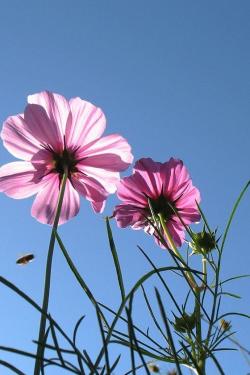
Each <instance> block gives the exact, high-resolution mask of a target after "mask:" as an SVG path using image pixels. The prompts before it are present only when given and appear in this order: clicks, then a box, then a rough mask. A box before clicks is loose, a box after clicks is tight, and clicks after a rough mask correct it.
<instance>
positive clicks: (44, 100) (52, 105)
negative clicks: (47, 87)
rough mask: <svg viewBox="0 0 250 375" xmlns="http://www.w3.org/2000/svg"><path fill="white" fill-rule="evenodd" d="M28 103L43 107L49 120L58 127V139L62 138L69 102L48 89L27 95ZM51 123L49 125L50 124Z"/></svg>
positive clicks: (68, 111)
mask: <svg viewBox="0 0 250 375" xmlns="http://www.w3.org/2000/svg"><path fill="white" fill-rule="evenodd" d="M28 103H30V104H37V105H39V106H41V107H43V108H44V109H45V111H46V113H47V116H48V118H49V119H50V120H51V122H52V123H53V122H54V124H55V125H56V126H57V127H58V130H59V132H58V133H60V139H63V136H64V134H65V130H66V123H67V120H68V116H69V113H70V107H69V102H68V100H67V99H65V98H64V96H62V95H59V94H55V93H52V92H49V91H42V92H40V93H38V94H33V95H29V96H28ZM52 123H51V125H50V126H52Z"/></svg>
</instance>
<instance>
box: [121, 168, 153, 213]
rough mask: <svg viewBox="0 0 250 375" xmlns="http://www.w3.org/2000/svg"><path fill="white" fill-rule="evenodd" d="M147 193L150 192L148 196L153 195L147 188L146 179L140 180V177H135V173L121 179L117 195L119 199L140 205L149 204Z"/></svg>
mask: <svg viewBox="0 0 250 375" xmlns="http://www.w3.org/2000/svg"><path fill="white" fill-rule="evenodd" d="M145 190H146V191H145ZM144 191H145V193H144ZM146 193H148V194H147V195H148V196H151V192H150V191H149V190H147V186H146V184H145V183H144V181H143V180H141V181H138V179H135V174H134V175H132V176H129V177H124V178H123V179H122V180H121V181H120V183H119V185H118V190H117V196H118V198H119V199H121V200H122V201H125V202H126V203H131V204H134V205H135V206H138V207H146V206H148V200H147V196H146Z"/></svg>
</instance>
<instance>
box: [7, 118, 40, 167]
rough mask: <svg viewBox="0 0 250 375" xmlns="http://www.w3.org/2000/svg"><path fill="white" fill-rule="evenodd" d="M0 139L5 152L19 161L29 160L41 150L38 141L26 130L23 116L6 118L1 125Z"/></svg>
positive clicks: (31, 132)
mask: <svg viewBox="0 0 250 375" xmlns="http://www.w3.org/2000/svg"><path fill="white" fill-rule="evenodd" d="M1 137H2V139H3V144H4V146H5V147H6V148H7V150H8V151H9V152H10V153H11V154H12V155H14V156H15V157H17V158H19V159H24V160H30V159H31V158H32V156H33V155H34V154H36V153H37V152H38V151H39V150H40V149H41V145H40V142H39V140H37V139H36V138H35V137H34V132H33V131H30V129H28V126H27V124H26V123H25V121H24V118H23V115H17V116H11V117H8V118H7V120H6V121H5V122H4V124H3V129H2V132H1Z"/></svg>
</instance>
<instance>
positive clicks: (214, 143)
mask: <svg viewBox="0 0 250 375" xmlns="http://www.w3.org/2000/svg"><path fill="white" fill-rule="evenodd" d="M249 19H250V3H249V1H247V0H242V1H231V0H220V1H218V0H210V1H209V2H204V1H198V0H193V1H185V0H182V1H181V0H180V1H170V0H156V1H153V0H152V1H146V0H136V1H135V0H127V1H121V0H105V1H101V0H99V1H98V0H88V1H87V0H75V1H69V0H68V1H66V0H53V1H51V0H43V1H31V0H26V1H20V0H15V1H14V0H8V1H2V2H1V7H0V47H1V59H0V103H1V107H0V120H1V122H2V121H4V120H5V118H6V117H7V116H9V115H11V114H16V113H20V112H22V111H23V109H24V106H25V104H26V97H27V95H28V94H32V93H35V92H39V91H41V90H44V89H48V90H51V91H54V92H58V93H61V94H63V95H64V96H66V97H68V98H70V97H74V96H80V97H82V98H83V99H87V100H89V101H91V102H93V103H95V104H97V105H98V106H100V107H101V108H102V109H103V110H104V112H105V114H106V116H107V120H108V124H107V131H106V134H110V133H120V134H122V135H123V136H125V137H126V138H127V139H128V140H129V142H130V144H131V145H132V148H133V153H134V155H135V159H138V158H140V157H152V158H153V159H155V160H158V161H166V160H168V159H169V158H170V157H171V156H175V157H179V158H181V159H183V160H184V162H185V164H186V165H187V166H188V169H189V171H190V173H191V176H192V178H193V181H194V184H195V185H196V186H198V187H199V188H200V190H201V195H202V207H203V209H204V211H205V212H206V214H207V216H208V219H209V221H210V223H211V225H212V226H213V227H216V226H218V227H219V232H220V233H221V232H222V230H223V228H224V226H225V222H226V219H227V217H228V215H229V211H230V209H231V206H232V204H233V202H234V201H235V199H236V197H237V195H238V193H239V192H240V190H241V188H242V187H243V185H244V184H245V183H246V182H247V180H248V179H249V177H250V167H249V165H250V163H249V160H250V147H249V140H250V125H249V120H250V106H249V97H250V73H249V72H250V70H249V66H250V23H249ZM11 160H13V158H12V156H11V155H10V154H8V153H7V151H6V150H5V149H4V148H3V147H2V146H1V147H0V163H1V164H4V163H6V162H9V161H11ZM127 173H128V172H127ZM125 174H126V173H125ZM116 203H117V199H116V197H115V196H113V197H110V198H109V201H108V204H107V208H106V210H105V213H104V214H105V215H109V214H111V212H112V208H113V206H114V205H115V204H116ZM31 204H32V198H31V199H26V200H20V201H16V200H13V199H10V198H8V197H6V196H4V195H3V194H1V195H0V207H1V215H0V228H1V229H0V233H1V245H0V252H1V263H0V274H1V275H3V276H4V277H6V278H8V279H9V280H11V281H12V282H14V283H15V284H16V285H17V286H19V287H20V288H21V289H23V290H24V291H26V292H27V293H28V294H29V295H30V296H32V297H33V298H34V299H35V300H36V301H37V302H39V303H41V299H42V288H43V278H44V270H45V260H46V254H47V246H48V241H49V235H50V229H49V227H47V226H43V225H41V224H39V223H38V222H36V221H35V220H34V219H33V218H32V217H31V216H30V207H31ZM249 208H250V197H249V194H248V195H247V196H246V199H245V200H244V202H243V203H242V205H241V207H240V210H239V212H238V213H237V216H236V218H235V221H234V225H233V229H232V231H231V232H230V236H229V242H228V244H227V247H226V251H225V258H224V262H223V275H224V277H225V278H227V277H230V276H232V275H235V274H242V273H249V263H250V262H249V261H250V255H249V241H248V235H249V229H250V210H249ZM102 217H103V216H102V215H99V216H98V215H95V214H94V213H92V212H91V209H90V206H89V205H88V203H86V202H84V201H83V200H82V205H81V211H80V214H79V215H78V216H77V217H76V218H75V219H73V220H72V221H71V222H69V223H68V224H66V225H64V226H62V227H61V228H60V233H61V235H62V238H63V239H64V241H65V244H66V245H67V247H68V250H69V252H70V254H71V255H72V258H73V259H74V261H75V262H76V264H77V266H78V268H79V270H80V272H81V273H82V274H83V276H84V278H85V280H86V281H87V282H88V284H89V285H90V286H91V287H92V289H93V291H94V292H95V293H96V296H97V298H98V299H99V300H101V301H103V302H105V303H107V304H109V305H110V306H113V307H115V306H117V305H118V302H119V293H118V289H115V274H114V271H113V267H112V261H111V257H110V254H109V250H108V243H107V239H106V232H105V227H104V221H103V219H102ZM112 226H113V230H114V236H115V239H116V242H117V247H118V250H119V255H120V259H121V264H122V267H123V269H124V274H125V280H126V286H127V287H129V286H131V285H132V283H133V281H135V280H137V279H138V278H139V276H140V275H142V274H143V272H145V271H146V270H147V269H148V266H147V265H146V263H145V262H144V260H143V259H142V257H141V256H140V255H139V254H138V251H137V250H136V245H137V244H141V245H142V246H143V247H145V249H147V251H148V253H149V254H150V256H151V257H152V259H153V260H154V261H155V262H156V263H157V264H158V265H161V266H163V265H166V264H168V263H169V261H170V259H169V257H168V255H167V254H166V253H165V252H164V251H163V250H161V249H159V248H157V247H156V246H155V245H154V242H153V240H152V239H151V238H150V237H146V236H145V235H144V234H143V233H140V232H136V231H131V230H129V229H125V230H118V229H117V228H116V227H115V223H113V224H112ZM27 251H28V252H34V253H35V255H36V259H35V261H34V262H33V263H32V264H30V265H28V266H26V267H18V266H17V265H16V264H15V261H16V258H17V257H18V256H19V255H20V254H23V253H26V252H27ZM172 284H173V281H172ZM230 286H231V289H230V291H232V292H240V294H241V295H242V297H243V299H242V300H236V301H235V300H231V299H227V300H225V303H224V305H223V309H226V308H228V309H230V310H238V311H243V312H246V313H249V302H250V301H249V281H248V280H247V279H244V280H243V281H239V282H236V283H234V284H233V283H232V284H230ZM173 287H175V286H173ZM149 288H150V287H149ZM176 293H177V297H179V295H178V292H176ZM141 308H142V307H141ZM0 309H1V320H0V332H1V335H0V345H6V346H16V347H19V348H23V349H29V350H34V349H35V345H34V344H32V342H31V340H32V339H36V338H37V333H38V322H39V316H38V314H37V313H36V312H34V311H33V310H32V309H31V307H29V306H27V305H26V304H25V303H24V302H22V301H21V300H19V299H18V298H17V297H16V296H14V295H13V294H12V293H11V292H10V291H8V290H7V289H5V287H3V286H0ZM50 311H51V313H52V314H53V315H54V316H55V318H56V319H57V320H58V321H59V322H60V323H62V324H64V325H65V326H66V327H67V331H68V333H71V332H72V330H73V327H74V324H75V322H76V321H77V319H78V318H79V317H80V315H83V314H87V318H86V322H85V324H84V325H83V327H82V329H81V330H80V336H79V340H80V342H81V343H82V346H84V347H86V348H87V349H88V350H89V351H90V353H95V350H96V347H97V345H96V337H95V333H94V331H93V328H92V323H93V322H94V316H93V315H94V311H93V308H92V306H91V305H90V304H89V302H88V300H87V298H86V297H85V296H84V295H83V294H82V292H81V290H80V288H79V287H78V285H77V284H76V282H75V280H74V278H73V276H72V275H71V273H70V271H69V270H68V268H67V266H66V265H65V261H64V258H63V257H62V255H61V254H60V252H59V251H56V254H55V258H54V264H53V281H52V292H51V304H50ZM143 311H145V310H144V309H143V308H142V312H141V321H142V323H141V324H142V326H144V328H146V327H147V321H145V322H144V321H143V319H144V317H145V314H144V312H143ZM145 319H146V318H145ZM234 322H235V323H234V328H235V330H237V331H239V333H238V336H237V337H238V338H239V339H240V341H241V342H242V343H243V344H245V345H246V346H248V347H249V346H250V344H249V333H250V330H249V327H250V325H249V322H247V321H245V320H242V319H240V318H239V319H237V320H234ZM0 358H5V359H10V358H11V359H12V361H13V363H15V364H16V365H17V366H19V367H20V368H21V369H22V370H23V371H24V372H26V373H27V374H32V362H31V361H30V360H25V359H24V358H17V357H13V356H10V355H8V354H6V353H3V352H1V354H0ZM221 358H222V363H223V366H224V369H225V373H226V374H229V375H234V374H236V373H237V374H246V373H247V372H249V367H247V365H246V362H245V361H244V359H243V357H242V356H241V355H240V354H238V353H236V354H235V353H231V354H230V353H226V352H225V353H224V354H223V357H221ZM163 368H164V369H168V368H172V367H171V366H169V367H168V366H166V365H164V366H163ZM0 373H1V374H2V373H3V374H6V375H7V374H9V372H8V370H6V369H4V370H3V369H0ZM48 373H51V374H54V375H56V374H60V373H62V372H60V371H58V370H56V369H55V368H53V371H51V372H48ZM117 375H120V374H119V373H118V374H117Z"/></svg>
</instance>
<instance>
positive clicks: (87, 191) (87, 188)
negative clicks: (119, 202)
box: [71, 174, 108, 212]
mask: <svg viewBox="0 0 250 375" xmlns="http://www.w3.org/2000/svg"><path fill="white" fill-rule="evenodd" d="M71 178H72V184H73V186H74V188H75V189H76V190H77V191H78V193H80V194H81V195H83V196H84V197H85V198H86V199H87V200H89V201H90V202H91V205H92V207H93V209H94V211H95V212H102V211H103V210H104V206H105V201H106V199H107V196H108V193H107V192H106V190H105V189H104V188H103V186H102V185H101V184H100V183H99V182H98V181H96V180H94V179H93V178H90V177H87V176H84V175H80V174H79V175H77V177H76V176H71Z"/></svg>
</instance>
